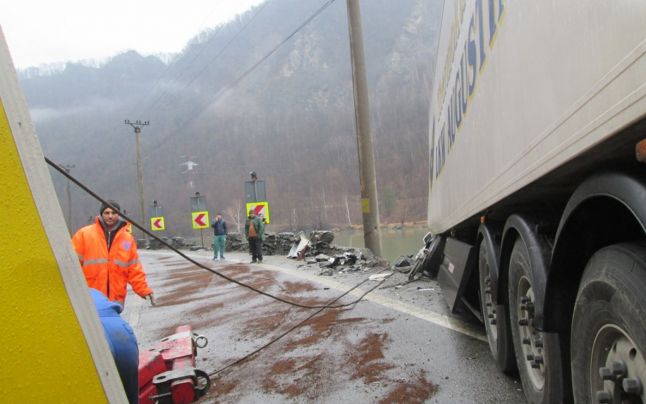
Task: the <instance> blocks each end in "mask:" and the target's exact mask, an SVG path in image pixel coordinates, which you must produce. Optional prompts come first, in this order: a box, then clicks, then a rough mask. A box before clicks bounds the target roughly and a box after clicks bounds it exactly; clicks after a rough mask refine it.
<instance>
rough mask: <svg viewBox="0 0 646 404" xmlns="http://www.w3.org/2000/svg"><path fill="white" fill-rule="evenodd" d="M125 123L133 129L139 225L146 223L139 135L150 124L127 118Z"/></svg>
mask: <svg viewBox="0 0 646 404" xmlns="http://www.w3.org/2000/svg"><path fill="white" fill-rule="evenodd" d="M124 123H125V124H126V125H130V126H132V127H133V128H134V129H135V149H136V153H137V188H138V190H139V214H140V220H141V222H139V223H141V225H142V226H145V225H146V211H145V208H144V169H143V167H142V165H141V145H140V139H139V135H140V134H141V128H142V127H143V126H146V125H150V122H149V121H145V122H141V121H140V120H137V121H135V122H130V120H129V119H126V120H125V122H124ZM142 237H144V238H145V237H146V233H143V232H142Z"/></svg>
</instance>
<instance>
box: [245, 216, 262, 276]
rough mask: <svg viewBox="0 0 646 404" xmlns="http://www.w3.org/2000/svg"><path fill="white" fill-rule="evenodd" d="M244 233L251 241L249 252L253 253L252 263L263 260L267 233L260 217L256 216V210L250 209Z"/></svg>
mask: <svg viewBox="0 0 646 404" xmlns="http://www.w3.org/2000/svg"><path fill="white" fill-rule="evenodd" d="M244 233H245V236H246V237H247V241H248V242H249V252H250V253H251V263H252V264H253V263H255V262H258V263H261V262H262V238H263V236H264V233H265V226H263V224H262V221H261V220H260V218H258V217H256V212H255V211H254V210H253V209H251V210H249V216H248V217H247V221H246V222H245V224H244Z"/></svg>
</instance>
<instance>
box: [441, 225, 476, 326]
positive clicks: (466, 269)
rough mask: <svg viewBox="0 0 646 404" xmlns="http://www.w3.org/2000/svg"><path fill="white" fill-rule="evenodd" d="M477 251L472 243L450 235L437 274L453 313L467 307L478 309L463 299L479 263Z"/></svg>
mask: <svg viewBox="0 0 646 404" xmlns="http://www.w3.org/2000/svg"><path fill="white" fill-rule="evenodd" d="M476 252H477V251H476V249H475V248H474V246H472V245H470V244H467V243H463V242H461V241H458V240H456V239H453V238H450V237H447V239H446V242H445V244H444V250H443V255H444V259H443V260H442V264H441V265H440V268H439V272H438V274H437V281H438V282H439V284H440V286H441V287H442V291H443V294H444V299H445V300H446V303H447V304H448V305H449V309H450V310H451V313H460V312H462V311H463V309H464V308H465V307H466V308H467V309H469V310H470V311H471V312H473V311H474V310H475V311H477V309H476V308H474V307H471V306H470V305H469V304H467V302H466V301H464V299H462V296H463V294H464V292H465V290H466V288H467V285H468V283H469V280H470V279H471V276H472V274H473V273H474V272H473V271H474V269H475V268H476V265H477V256H476V255H477V254H476ZM474 314H475V313H474Z"/></svg>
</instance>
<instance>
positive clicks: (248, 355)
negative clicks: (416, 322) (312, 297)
mask: <svg viewBox="0 0 646 404" xmlns="http://www.w3.org/2000/svg"><path fill="white" fill-rule="evenodd" d="M386 279H387V278H384V279H383V280H381V281H380V282H379V283H378V284H377V285H375V286H373V287H372V288H370V289H368V291H366V292H364V293H363V294H362V295H361V297H360V298H359V299H357V300H356V301H355V303H358V302H359V301H360V300H361V299H363V298H364V297H365V296H366V295H367V294H368V293H370V292H372V291H373V290H375V289H377V288H378V287H379V286H381V284H383V283H384V282H385V281H386ZM367 281H368V279H364V280H363V281H361V282H359V283H358V284H356V285H354V286H353V287H352V288H351V289H348V290H347V291H345V292H344V293H343V294H341V295H339V296H337V297H335V298H334V299H332V300H330V301H329V302H328V303H327V304H326V305H325V306H323V307H321V308H320V309H318V310H316V311H315V312H314V313H312V314H310V315H309V316H307V317H305V319H303V320H302V321H300V322H298V323H297V324H296V325H294V326H292V327H290V328H289V329H288V330H287V331H284V332H282V333H281V334H280V335H279V336H277V337H275V338H274V339H272V340H271V341H269V342H268V343H266V344H265V345H263V346H261V347H260V348H258V349H256V350H254V351H253V352H250V353H248V354H247V355H245V356H243V357H242V358H240V359H237V360H235V361H233V362H231V363H229V364H228V365H226V366H224V367H223V368H220V369H218V370H216V371H214V372H212V373H210V374H209V377H212V376H216V375H218V374H219V373H222V372H224V371H225V370H227V369H229V368H230V367H233V366H236V365H239V364H240V363H242V362H244V361H246V360H247V359H250V358H251V357H252V356H255V355H256V354H257V353H259V352H260V351H262V350H263V349H265V348H267V347H269V346H270V345H272V344H274V343H276V342H278V341H279V340H280V339H282V338H283V337H285V336H286V335H287V334H289V333H291V332H292V331H294V330H295V329H297V328H299V327H301V326H302V325H303V324H305V323H306V322H308V321H309V320H311V319H312V318H313V317H315V316H316V315H318V314H319V313H321V312H322V311H323V310H325V309H329V308H338V307H343V306H345V305H342V306H332V304H333V303H335V302H336V301H338V300H339V299H341V298H342V297H344V296H346V295H347V294H348V293H350V292H352V291H353V290H355V289H356V288H358V287H359V286H361V285H363V284H364V283H366V282H367ZM352 304H354V303H352Z"/></svg>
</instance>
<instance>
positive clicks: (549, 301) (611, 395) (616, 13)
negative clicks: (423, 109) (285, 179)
mask: <svg viewBox="0 0 646 404" xmlns="http://www.w3.org/2000/svg"><path fill="white" fill-rule="evenodd" d="M441 24H442V25H441V29H440V35H439V41H438V48H437V62H436V68H435V70H434V73H433V74H434V78H433V84H432V93H431V103H430V112H429V149H430V150H429V151H430V153H429V154H430V176H429V178H430V179H429V200H428V223H429V228H430V231H431V233H432V235H433V238H432V240H431V242H430V244H429V248H428V253H429V257H430V259H429V260H428V262H429V263H430V265H431V268H430V270H431V271H432V272H435V273H437V278H438V281H439V282H440V284H441V285H442V289H443V293H444V296H445V298H446V300H447V303H448V305H449V308H450V309H451V310H452V311H453V312H465V311H467V312H470V313H473V315H475V316H476V317H477V318H479V319H480V320H481V321H482V322H483V323H484V328H485V330H486V334H487V339H488V342H489V347H490V350H491V353H492V355H493V358H494V360H495V361H496V363H497V365H498V367H499V368H500V370H501V371H503V372H506V373H518V374H519V378H520V380H521V382H522V386H523V391H524V393H525V396H526V398H527V401H528V402H531V403H560V402H576V403H644V402H646V392H645V388H644V383H646V361H645V357H646V164H645V162H646V2H644V1H642V0H615V1H607V0H584V1H574V0H541V1H528V0H519V1H505V0H446V1H445V2H444V8H443V15H442V23H441Z"/></svg>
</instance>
